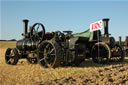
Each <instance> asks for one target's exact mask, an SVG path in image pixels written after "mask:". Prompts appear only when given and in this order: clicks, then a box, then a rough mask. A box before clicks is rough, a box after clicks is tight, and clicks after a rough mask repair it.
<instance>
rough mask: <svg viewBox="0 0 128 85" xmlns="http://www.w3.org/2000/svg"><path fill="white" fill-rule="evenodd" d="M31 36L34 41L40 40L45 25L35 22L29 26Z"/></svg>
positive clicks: (43, 33)
mask: <svg viewBox="0 0 128 85" xmlns="http://www.w3.org/2000/svg"><path fill="white" fill-rule="evenodd" d="M30 34H31V38H32V40H33V41H35V42H41V41H42V40H43V38H44V35H45V27H44V25H43V24H41V23H35V24H34V25H33V26H32V28H31V32H30Z"/></svg>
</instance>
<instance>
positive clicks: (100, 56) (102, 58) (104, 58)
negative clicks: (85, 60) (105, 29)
mask: <svg viewBox="0 0 128 85" xmlns="http://www.w3.org/2000/svg"><path fill="white" fill-rule="evenodd" d="M91 55H92V59H93V61H94V62H95V63H100V64H105V63H107V62H108V61H109V58H110V56H111V50H110V48H109V46H108V45H107V44H105V43H100V42H99V43H96V44H95V45H94V46H93V48H92V52H91Z"/></svg>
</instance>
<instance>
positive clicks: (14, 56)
mask: <svg viewBox="0 0 128 85" xmlns="http://www.w3.org/2000/svg"><path fill="white" fill-rule="evenodd" d="M18 60H19V54H18V51H17V49H16V48H8V49H7V50H6V53H5V61H6V63H7V64H10V65H16V64H17V62H18Z"/></svg>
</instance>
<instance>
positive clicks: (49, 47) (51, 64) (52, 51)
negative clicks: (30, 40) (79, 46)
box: [38, 40, 62, 68]
mask: <svg viewBox="0 0 128 85" xmlns="http://www.w3.org/2000/svg"><path fill="white" fill-rule="evenodd" d="M61 61H62V51H61V47H60V46H59V44H58V43H57V42H56V41H50V40H46V41H43V42H42V43H41V44H40V46H39V49H38V62H39V64H40V65H41V66H42V67H44V68H55V67H58V66H60V65H61Z"/></svg>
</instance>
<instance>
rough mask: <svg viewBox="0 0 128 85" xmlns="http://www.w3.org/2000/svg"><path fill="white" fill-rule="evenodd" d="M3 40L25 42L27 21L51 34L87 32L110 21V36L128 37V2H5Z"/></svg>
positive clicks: (2, 25) (87, 0) (113, 0)
mask: <svg viewBox="0 0 128 85" xmlns="http://www.w3.org/2000/svg"><path fill="white" fill-rule="evenodd" d="M0 3H1V4H0V6H1V10H0V13H1V14H0V15H1V17H0V18H1V19H0V20H1V23H0V24H1V25H0V35H1V36H0V39H22V36H21V33H23V22H22V20H23V19H29V26H31V25H33V24H34V23H36V22H40V23H42V24H44V26H45V28H46V31H47V32H52V31H56V30H60V31H64V30H72V31H73V32H74V33H77V32H82V31H85V30H87V29H88V28H89V26H90V24H91V23H92V22H95V21H97V20H101V19H103V18H110V22H109V33H110V34H111V35H112V36H114V37H115V38H116V40H118V36H122V37H123V40H124V39H125V36H128V1H127V0H104V1H102V0H95V1H94V0H60V1H59V0H28V1H25V0H2V1H1V2H0Z"/></svg>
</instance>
